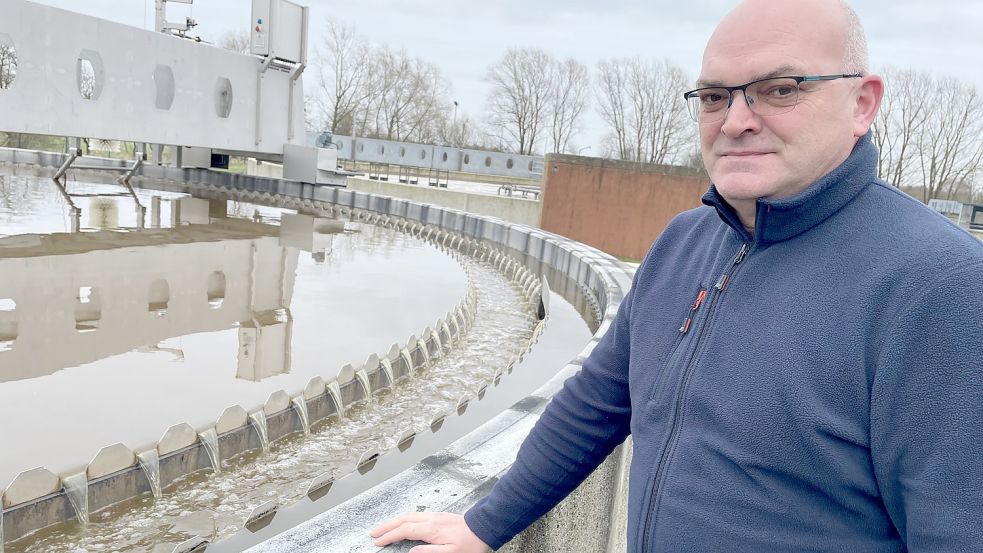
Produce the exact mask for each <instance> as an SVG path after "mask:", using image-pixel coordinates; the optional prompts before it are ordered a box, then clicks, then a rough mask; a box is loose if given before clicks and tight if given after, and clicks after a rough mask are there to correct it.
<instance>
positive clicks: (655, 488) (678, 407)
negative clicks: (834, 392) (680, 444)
mask: <svg viewBox="0 0 983 553" xmlns="http://www.w3.org/2000/svg"><path fill="white" fill-rule="evenodd" d="M748 250H750V246H749V245H748V244H746V243H745V244H741V249H740V251H738V252H737V256H736V257H735V258H734V261H733V262H732V263H731V265H730V267H728V268H727V270H726V271H724V273H723V274H721V275H720V278H718V279H717V282H716V283H715V284H714V286H713V287H714V290H715V292H714V294H713V295H712V296H711V298H710V305H709V307H708V308H707V314H706V317H705V318H704V319H703V324H702V325H700V331H699V333H697V335H696V343H695V344H694V345H693V350H692V354H691V355H690V358H689V360H687V362H686V367H685V368H684V369H683V375H682V377H681V378H680V382H679V388H678V389H677V391H676V398H675V405H674V407H673V414H672V428H671V430H670V431H669V441H668V442H666V447H665V449H663V450H662V457H660V458H659V465H658V467H657V468H656V471H655V479H654V480H653V482H652V494H651V495H650V496H649V503H648V509H647V510H646V511H645V519H644V526H643V527H642V543H641V549H640V551H641V553H646V552H647V551H648V547H647V546H648V541H649V532H650V531H651V526H652V515H653V511H654V510H655V504H656V500H657V499H658V497H659V491H660V488H661V486H662V478H663V476H664V474H665V471H666V466H667V465H668V461H669V457H670V456H671V455H672V450H673V448H674V446H675V443H676V440H677V439H678V438H679V431H680V426H681V424H680V418H681V413H682V405H683V395H684V393H685V391H686V387H687V384H688V383H689V376H690V373H691V372H692V368H693V361H694V360H695V359H696V356H697V352H698V351H699V348H700V342H701V341H702V340H703V336H704V334H705V331H706V329H707V327H708V326H709V324H710V321H711V319H712V317H713V314H714V311H715V309H714V308H715V307H716V306H717V300H718V299H720V296H721V295H723V292H724V290H725V289H726V288H727V285H728V284H729V283H730V280H731V278H733V276H734V273H735V272H736V271H737V266H738V265H740V264H741V261H744V258H745V257H747V253H748ZM686 326H687V327H688V326H689V325H686ZM687 330H689V329H688V328H687Z"/></svg>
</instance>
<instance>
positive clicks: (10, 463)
mask: <svg viewBox="0 0 983 553" xmlns="http://www.w3.org/2000/svg"><path fill="white" fill-rule="evenodd" d="M0 183H2V184H3V185H4V187H5V189H6V190H10V191H12V193H11V194H9V197H10V198H12V199H13V200H14V201H11V202H8V203H7V204H0V274H2V275H4V278H3V280H2V281H0V325H2V326H0V330H3V332H2V333H0V334H2V335H3V336H2V338H3V340H2V341H0V428H2V434H0V435H2V436H3V442H4V443H3V447H4V451H5V455H4V456H2V457H0V483H13V485H12V486H8V493H9V494H11V496H13V494H14V492H17V491H18V490H20V489H22V488H24V486H22V485H21V484H22V483H23V482H29V483H30V484H31V485H32V486H34V488H35V490H36V489H39V486H41V484H38V482H41V483H43V484H44V485H49V486H51V485H53V486H55V488H56V489H53V490H49V491H51V492H57V493H58V494H59V495H58V496H57V497H55V499H51V498H52V497H54V496H48V497H49V500H51V501H57V500H64V501H65V502H66V503H65V504H64V505H65V507H66V508H67V507H68V504H69V502H70V503H71V505H72V508H74V509H75V510H76V511H77V512H78V514H79V516H78V518H79V519H82V518H83V516H82V515H83V513H82V512H80V511H85V513H84V515H85V516H84V518H85V519H87V520H88V523H84V524H83V523H82V522H79V521H78V520H71V521H64V522H60V523H58V524H55V525H50V524H46V525H43V526H46V527H43V528H42V527H41V526H37V527H36V528H32V529H31V531H30V532H27V531H25V530H24V528H25V526H24V524H21V523H22V522H23V520H22V519H23V517H25V516H26V515H24V514H23V513H25V512H26V511H27V509H21V510H20V512H19V513H15V514H13V515H12V514H11V512H8V513H7V521H8V522H9V521H10V520H16V521H19V522H17V524H16V525H14V526H12V525H11V524H8V525H7V528H6V532H7V539H6V542H7V543H6V551H7V552H8V553H9V552H10V551H73V550H75V549H76V548H78V547H82V548H85V549H92V550H95V549H103V548H110V549H124V550H127V551H154V550H155V549H154V548H155V547H160V546H161V545H162V544H171V545H174V546H176V545H178V544H181V543H185V542H187V541H188V540H193V539H198V538H201V537H203V538H205V539H208V540H209V541H213V542H214V541H218V540H221V539H223V538H226V537H228V536H230V535H232V534H234V533H235V532H237V531H238V530H239V529H240V528H242V525H243V522H244V521H246V520H247V519H249V520H252V519H250V518H249V517H251V516H257V517H259V518H263V517H264V516H268V513H267V514H264V512H261V511H263V509H264V506H265V505H266V504H267V503H269V502H270V501H271V498H274V500H273V507H272V508H274V509H275V508H276V506H283V505H289V504H291V503H293V502H296V501H298V500H299V499H301V498H303V497H305V496H308V497H311V498H312V499H313V497H314V496H313V495H311V493H312V490H314V488H315V487H319V489H323V490H327V489H330V482H332V481H333V480H334V479H335V478H341V477H343V476H344V475H345V474H346V473H349V472H358V471H366V472H367V471H369V470H371V468H372V466H373V464H374V462H375V461H374V460H375V459H376V458H377V457H378V455H380V454H384V453H385V452H386V451H390V450H392V451H403V450H405V449H407V448H410V447H411V445H412V444H413V441H414V436H420V438H419V440H418V441H422V436H423V433H427V435H436V434H437V433H438V430H440V429H441V426H442V424H443V423H444V421H445V420H447V421H449V420H451V419H455V420H457V419H461V420H465V419H467V418H468V417H470V418H471V419H469V420H472V422H469V423H468V424H470V425H472V427H473V426H474V425H476V424H480V421H481V420H487V419H489V418H491V417H492V416H494V415H495V414H496V413H499V412H501V411H502V410H503V409H506V408H507V407H508V406H509V405H511V403H513V402H515V401H517V400H518V399H521V398H522V397H524V395H525V394H527V393H528V392H529V391H530V390H532V389H535V388H536V387H537V386H539V385H541V384H542V383H543V382H545V381H546V380H547V379H549V377H550V376H551V375H552V374H553V373H554V372H555V370H556V369H557V368H559V367H562V366H563V364H564V363H566V362H567V361H569V360H570V359H571V358H573V357H575V356H576V355H577V353H578V352H579V351H580V349H581V348H583V346H584V344H586V343H587V342H588V341H589V340H590V336H591V333H592V332H593V330H595V327H596V322H594V321H596V318H597V310H596V306H592V305H591V302H590V301H589V295H586V296H585V295H584V294H582V290H581V289H580V288H578V286H577V285H576V283H574V282H573V281H570V280H569V279H566V278H565V277H563V276H562V275H561V274H559V273H558V272H555V271H550V270H549V269H548V268H546V267H540V269H541V270H542V271H544V272H545V273H547V274H546V276H547V277H549V278H550V279H551V284H552V285H553V287H554V288H558V289H559V290H560V291H561V292H560V293H555V292H550V291H549V290H548V289H546V290H544V289H543V288H544V286H545V284H540V276H539V275H538V274H534V273H533V272H530V271H529V270H527V268H525V267H524V266H523V265H522V264H521V263H520V262H518V261H517V259H516V258H515V257H511V256H509V255H506V252H505V251H504V250H497V249H495V248H490V247H488V244H483V243H481V242H480V241H477V240H472V239H470V238H466V237H464V236H461V235H455V234H453V233H448V232H445V231H443V230H440V229H437V228H436V227H431V226H428V225H422V224H416V223H412V222H409V221H406V220H401V221H400V220H396V219H392V218H387V219H386V220H382V219H381V218H380V217H378V216H377V217H375V218H372V217H361V216H360V214H358V213H353V212H352V210H350V209H332V208H330V207H326V206H324V205H318V206H314V205H312V204H311V203H310V202H307V203H306V204H305V203H304V202H301V201H299V200H293V199H284V198H276V197H272V196H269V195H265V196H261V195H258V194H239V193H220V192H216V191H215V190H208V191H202V193H201V194H199V197H195V196H192V195H188V194H185V193H177V192H173V191H170V192H169V191H165V190H163V189H159V190H155V189H152V188H151V187H152V183H148V184H145V186H147V187H148V188H144V189H139V190H136V191H131V192H130V193H126V192H121V187H119V186H114V185H111V184H101V183H93V182H67V183H65V184H64V185H57V184H53V183H52V182H51V181H50V180H49V179H45V178H37V177H31V176H11V175H0ZM161 188H164V187H163V186H162V187H161ZM527 262H528V260H527ZM527 264H528V263H527ZM540 294H545V295H547V296H548V297H547V298H544V299H543V301H540V300H539V299H538V295H540ZM543 304H552V308H551V311H550V314H549V315H548V316H546V313H545V312H544V311H543ZM544 316H546V317H545V318H546V320H545V321H543V320H542V319H543V317H544ZM585 319H586V321H585ZM547 324H548V325H549V326H550V331H549V332H546V333H544V332H543V328H544V325H547ZM534 344H535V347H533V345H534ZM513 369H514V370H515V374H514V375H513V374H512V373H513ZM503 381H507V382H509V385H508V386H502V387H499V384H500V383H501V382H503ZM496 388H499V389H498V390H495V389H496ZM455 424H456V423H455ZM450 426H451V427H453V426H455V425H454V424H451V425H450ZM443 432H444V434H448V431H447V430H444V431H443ZM113 444H116V445H113ZM106 446H110V447H106ZM134 454H135V455H134ZM408 458H409V457H408ZM90 461H91V463H90ZM114 463H115V464H114ZM34 467H44V469H46V470H47V471H50V473H51V474H53V475H55V476H52V477H53V478H55V479H56V480H55V481H54V482H55V483H54V484H51V483H50V482H48V480H50V477H48V476H45V474H47V473H45V472H42V473H37V474H34V473H32V474H29V475H27V476H21V477H18V475H19V474H21V473H22V472H23V471H25V470H26V469H32V468H34ZM100 467H102V468H101V469H100ZM123 467H128V468H126V469H124V468H123ZM175 467H178V468H175ZM116 469H119V470H116ZM114 470H115V472H114ZM124 473H126V474H129V476H125V475H124ZM133 474H138V475H139V476H133ZM86 476H87V477H88V484H87V485H86ZM80 477H81V480H80ZM114 478H119V480H118V481H119V482H129V483H130V485H133V486H135V491H136V493H131V494H129V496H128V497H129V499H125V500H123V501H113V502H111V503H107V502H105V501H104V500H102V499H100V497H101V496H99V494H100V493H103V491H100V490H104V488H99V486H103V487H106V486H111V485H115V486H117V487H118V486H119V485H118V484H112V482H117V480H113V479H114ZM127 478H129V480H127ZM134 478H136V479H135V480H134ZM46 479H47V480H46ZM133 482H136V483H137V484H133ZM318 482H320V484H318ZM0 485H2V484H0ZM11 490H13V491H11ZM73 490H74V491H73ZM114 493H116V492H114ZM86 494H88V495H86ZM93 494H95V495H93ZM29 495H30V494H28V495H25V496H24V497H29ZM117 496H119V494H118V493H117V494H116V495H115V496H114V497H117ZM120 497H121V496H120ZM59 498H62V499H59ZM93 498H95V499H93ZM7 503H10V504H7ZM80 505H82V507H80ZM17 507H18V505H17V504H16V503H15V502H13V501H10V502H8V501H7V498H6V497H5V508H6V509H7V510H8V511H17V510H18V509H17ZM90 507H91V508H92V510H93V512H92V513H89V512H88V510H89V508H90ZM12 529H13V532H19V534H13V533H12ZM12 540H15V541H12Z"/></svg>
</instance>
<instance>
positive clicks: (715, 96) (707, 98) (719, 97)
mask: <svg viewBox="0 0 983 553" xmlns="http://www.w3.org/2000/svg"><path fill="white" fill-rule="evenodd" d="M723 101H724V95H723V94H720V93H718V92H708V93H706V94H700V102H702V103H704V104H715V103H718V102H723Z"/></svg>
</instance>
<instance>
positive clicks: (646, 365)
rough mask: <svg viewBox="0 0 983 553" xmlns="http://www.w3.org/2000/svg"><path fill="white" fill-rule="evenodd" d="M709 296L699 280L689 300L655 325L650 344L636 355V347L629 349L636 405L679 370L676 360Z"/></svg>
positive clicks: (683, 352)
mask: <svg viewBox="0 0 983 553" xmlns="http://www.w3.org/2000/svg"><path fill="white" fill-rule="evenodd" d="M709 295H710V291H709V287H707V286H706V285H704V284H702V283H701V284H700V285H699V286H697V287H696V288H695V289H694V290H693V291H692V294H691V295H690V296H689V297H690V298H692V302H691V303H689V304H687V307H686V308H684V309H675V310H673V311H672V313H669V314H668V315H667V317H665V318H663V320H662V321H660V323H659V325H657V326H656V327H655V331H654V332H653V334H654V336H652V337H651V339H652V343H651V345H650V347H645V348H642V351H640V352H638V354H637V355H636V348H633V349H632V357H631V363H630V369H629V370H630V375H629V376H630V386H631V395H632V403H633V404H634V405H635V406H636V407H639V406H642V405H644V404H646V403H648V402H650V401H651V400H652V399H654V398H655V397H656V396H658V395H660V394H661V390H662V389H663V388H665V386H666V384H667V382H668V381H670V380H671V378H672V375H673V374H675V373H677V372H679V367H680V360H681V359H682V358H683V357H685V356H686V354H687V352H688V350H689V346H690V342H691V341H692V335H693V334H694V332H693V330H694V328H696V326H697V324H698V323H699V321H700V320H701V315H703V314H704V313H703V312H704V311H706V303H707V300H708V299H709Z"/></svg>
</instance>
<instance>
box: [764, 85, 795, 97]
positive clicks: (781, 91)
mask: <svg viewBox="0 0 983 553" xmlns="http://www.w3.org/2000/svg"><path fill="white" fill-rule="evenodd" d="M794 94H795V87H794V86H788V85H782V86H773V87H771V88H769V89H768V90H766V91H765V96H768V97H770V98H788V97H789V96H792V95H794Z"/></svg>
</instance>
